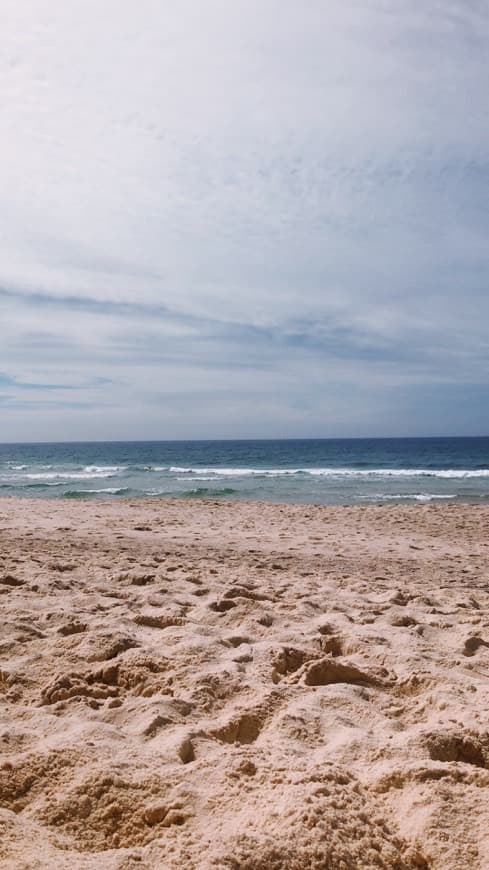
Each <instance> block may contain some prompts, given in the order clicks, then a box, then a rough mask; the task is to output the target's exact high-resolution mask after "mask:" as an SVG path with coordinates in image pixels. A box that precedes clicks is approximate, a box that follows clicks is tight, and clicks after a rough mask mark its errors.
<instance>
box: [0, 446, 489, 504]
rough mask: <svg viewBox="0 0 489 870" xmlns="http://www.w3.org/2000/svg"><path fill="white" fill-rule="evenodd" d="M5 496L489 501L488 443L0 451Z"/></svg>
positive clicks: (1, 489) (16, 448)
mask: <svg viewBox="0 0 489 870" xmlns="http://www.w3.org/2000/svg"><path fill="white" fill-rule="evenodd" d="M0 494H2V495H28V496H43V497H46V496H47V497H50V498H59V497H63V498H84V497H96V496H98V497H103V498H117V497H119V496H154V497H157V496H183V497H187V498H200V497H203V498H209V497H211V498H229V499H231V498H235V499H257V500H260V501H286V502H297V503H316V504H355V503H359V504H365V503H369V502H374V503H377V502H393V503H395V502H418V503H428V502H440V503H443V502H448V501H462V502H476V503H481V502H484V501H489V438H382V439H379V438H376V439H328V440H322V439H317V440H316V439H311V440H293V441H287V440H277V441H273V440H268V441H148V442H103V443H80V444H74V443H69V444H3V445H0Z"/></svg>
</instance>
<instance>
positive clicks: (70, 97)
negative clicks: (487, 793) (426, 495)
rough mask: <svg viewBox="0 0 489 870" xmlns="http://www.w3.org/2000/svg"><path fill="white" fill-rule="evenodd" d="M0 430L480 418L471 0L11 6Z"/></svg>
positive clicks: (5, 73) (482, 306)
mask: <svg viewBox="0 0 489 870" xmlns="http://www.w3.org/2000/svg"><path fill="white" fill-rule="evenodd" d="M0 45H1V52H0V97H1V112H0V158H1V159H0V190H1V201H0V202H1V206H0V239H1V258H0V422H1V426H0V439H1V440H3V441H8V440H22V441H28V440H38V439H39V440H62V439H70V440H71V439H80V440H82V439H126V438H127V439H131V438H148V439H151V438H198V437H203V438H212V437H287V436H288V437H307V436H318V437H321V436H325V437H327V436H341V435H345V436H356V435H359V436H363V435H404V434H405V435H430V434H474V435H477V434H487V433H488V432H489V388H488V384H489V377H488V376H489V365H488V363H489V286H488V277H489V244H488V241H489V96H488V95H489V5H488V3H487V0H305V2H301V0H232V2H230V0H165V2H161V0H138V2H137V3H136V2H134V0H2V12H1V36H0Z"/></svg>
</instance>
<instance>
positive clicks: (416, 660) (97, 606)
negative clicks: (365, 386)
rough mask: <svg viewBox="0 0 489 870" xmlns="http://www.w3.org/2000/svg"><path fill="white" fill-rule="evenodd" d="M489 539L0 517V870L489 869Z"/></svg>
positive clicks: (479, 532) (38, 509) (54, 511)
mask: <svg viewBox="0 0 489 870" xmlns="http://www.w3.org/2000/svg"><path fill="white" fill-rule="evenodd" d="M488 524H489V509H488V508H487V507H473V506H451V505H444V506H436V507H432V506H413V507H405V506H396V507H365V508H358V507H355V508H341V507H340V508H325V507H307V506H291V505H270V504H268V505H267V504H250V503H241V504H239V503H229V502H226V503H224V502H219V503H218V502H211V501H207V502H189V501H186V502H183V501H159V500H152V501H119V500H118V501H112V502H102V501H90V502H80V501H72V502H70V501H66V500H65V501H37V500H36V501H28V500H15V499H11V500H10V499H3V500H2V501H0V543H1V549H0V593H1V594H0V608H1V617H2V630H1V637H0V669H1V670H0V702H1V703H0V711H1V713H0V750H1V752H2V766H1V769H0V807H1V809H0V867H1V868H15V870H19V868H56V870H57V868H121V870H122V868H124V870H129V868H138V870H139V868H151V870H153V868H160V867H161V868H185V870H192V868H243V870H244V868H247V870H265V868H270V870H272V868H273V870H280V868H293V870H299V868H301V870H302V868H338V870H339V868H343V870H345V868H355V870H356V868H379V867H380V868H399V870H400V868H413V867H418V868H420V867H430V868H431V867H433V868H444V870H447V868H464V870H475V868H488V867H489V800H488V797H489V792H488V786H489V718H488V714H489V535H488Z"/></svg>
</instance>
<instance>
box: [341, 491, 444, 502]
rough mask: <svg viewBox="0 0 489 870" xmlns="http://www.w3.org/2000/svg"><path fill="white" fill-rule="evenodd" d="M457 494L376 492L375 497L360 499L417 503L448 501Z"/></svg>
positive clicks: (367, 496) (368, 496)
mask: <svg viewBox="0 0 489 870" xmlns="http://www.w3.org/2000/svg"><path fill="white" fill-rule="evenodd" d="M456 497H457V496H456V494H455V493H453V492H452V493H450V494H443V495H441V494H440V493H435V492H418V493H412V492H396V493H388V492H375V493H373V495H360V496H358V498H360V499H361V500H363V501H372V499H375V500H379V501H401V500H402V501H406V500H407V499H414V500H415V501H433V500H435V499H447V498H456Z"/></svg>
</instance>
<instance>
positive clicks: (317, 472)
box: [155, 465, 489, 480]
mask: <svg viewBox="0 0 489 870" xmlns="http://www.w3.org/2000/svg"><path fill="white" fill-rule="evenodd" d="M162 470H163V469H162ZM169 470H170V471H171V472H173V473H175V474H189V475H190V474H191V475H219V476H221V477H244V476H255V477H282V476H285V477H287V476H289V477H290V476H294V475H310V476H312V477H333V478H344V477H352V478H354V477H360V478H364V477H367V478H369V477H370V478H382V477H438V478H445V479H453V480H464V479H469V478H478V477H481V478H484V477H487V478H489V469H487V468H481V469H474V470H472V469H465V468H462V469H457V468H447V469H431V468H329V467H327V468H218V467H214V468H183V467H180V466H175V465H172V466H170V469H169ZM155 471H156V469H155ZM184 479H185V478H184ZM196 479H197V478H196V477H192V480H196Z"/></svg>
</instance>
